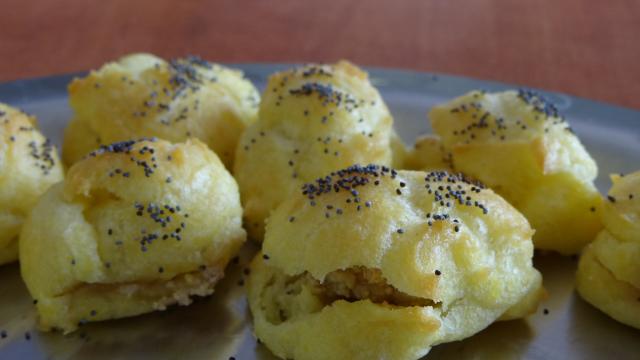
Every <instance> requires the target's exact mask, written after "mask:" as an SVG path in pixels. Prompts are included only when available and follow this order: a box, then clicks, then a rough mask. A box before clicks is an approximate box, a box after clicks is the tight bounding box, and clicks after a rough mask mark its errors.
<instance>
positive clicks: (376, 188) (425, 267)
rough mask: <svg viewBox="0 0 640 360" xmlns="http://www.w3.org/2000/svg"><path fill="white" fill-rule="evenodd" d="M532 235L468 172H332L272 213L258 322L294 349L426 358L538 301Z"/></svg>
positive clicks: (270, 337) (308, 355) (254, 277)
mask: <svg viewBox="0 0 640 360" xmlns="http://www.w3.org/2000/svg"><path fill="white" fill-rule="evenodd" d="M532 235H533V230H532V229H531V227H530V226H529V224H528V223H527V220H526V219H525V218H524V217H523V216H522V215H521V214H520V213H518V212H517V211H516V210H515V209H514V208H513V207H512V206H511V205H509V204H508V203H507V202H506V201H505V200H503V199H502V198H501V197H499V196H497V195H496V194H495V193H493V191H491V190H489V189H485V188H484V187H483V186H482V185H480V184H477V183H472V182H469V181H467V180H465V179H464V178H463V177H461V176H458V175H453V174H450V173H446V172H430V173H426V172H417V171H399V172H396V171H395V170H391V169H389V168H387V167H379V166H376V165H369V166H366V167H363V166H352V167H349V168H346V169H344V170H340V171H336V172H333V173H330V174H327V176H325V177H321V178H319V179H318V180H317V181H316V182H314V183H308V184H305V185H304V188H303V189H302V190H299V191H298V192H297V193H295V194H292V195H291V196H290V198H289V199H287V200H286V201H285V202H283V203H282V204H281V205H280V206H279V207H278V208H277V209H276V210H275V211H274V213H273V214H272V215H271V217H270V218H269V219H268V221H267V227H266V233H265V239H264V243H263V249H262V252H260V253H259V254H258V255H257V256H256V258H255V259H254V260H253V261H252V263H251V272H250V276H249V279H248V299H249V305H250V308H251V312H252V314H253V318H254V325H255V334H256V336H257V337H258V338H259V339H260V340H261V341H262V342H263V343H264V344H265V345H266V346H267V347H268V348H269V349H270V350H271V351H272V352H273V353H274V354H275V355H277V356H279V357H282V358H295V359H417V358H420V357H422V356H424V355H425V354H427V353H428V352H429V350H430V348H431V346H434V345H437V344H440V343H444V342H449V341H456V340H460V339H464V338H466V337H469V336H471V335H473V334H475V333H477V332H478V331H480V330H482V329H484V328H486V327H487V326H489V325H490V324H491V323H492V322H494V321H496V320H499V319H511V318H517V317H522V316H525V315H527V314H529V313H530V312H531V311H533V310H534V309H535V307H536V306H537V302H538V300H539V299H540V295H541V294H542V287H541V276H540V273H539V272H538V271H537V270H536V269H535V268H534V267H533V265H532V260H531V259H532V256H533V244H532V242H531V236H532Z"/></svg>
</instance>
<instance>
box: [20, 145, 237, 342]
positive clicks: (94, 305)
mask: <svg viewBox="0 0 640 360" xmlns="http://www.w3.org/2000/svg"><path fill="white" fill-rule="evenodd" d="M245 237H246V234H245V231H244V230H243V229H242V208H241V206H240V196H239V193H238V188H237V184H236V183H235V181H234V179H233V177H231V174H229V172H228V171H227V170H226V169H225V167H224V165H223V164H222V162H221V161H220V160H219V159H218V157H217V156H216V155H215V154H214V153H213V152H212V151H211V150H209V149H208V148H207V146H206V145H205V144H203V143H202V142H200V141H199V140H197V139H193V140H187V142H186V143H182V144H175V145H174V144H171V143H169V142H166V141H164V140H155V139H149V140H140V141H127V142H122V143H115V144H112V145H108V146H103V147H101V148H100V149H99V150H97V151H95V152H93V153H91V154H90V156H88V157H87V158H85V159H84V160H82V161H79V162H78V163H76V164H75V165H74V166H73V167H71V168H70V169H69V171H68V174H67V178H66V180H65V181H64V182H62V183H59V184H57V185H55V186H53V187H51V189H50V190H49V191H47V193H45V195H44V196H43V197H42V198H41V199H40V201H39V202H38V204H37V205H36V206H35V208H34V209H33V211H32V213H31V215H30V216H29V218H28V219H27V221H26V222H25V225H24V227H23V230H22V234H21V236H20V242H21V243H20V252H21V253H20V265H21V271H22V277H23V278H24V281H25V283H26V285H27V287H28V289H29V292H30V293H31V295H32V296H33V298H34V299H36V300H37V305H36V306H37V309H38V313H39V314H40V320H39V323H40V327H41V328H42V329H44V330H49V329H52V328H59V329H62V330H64V331H65V332H70V331H73V330H75V329H76V328H77V327H78V326H79V325H81V324H83V323H85V322H88V321H98V320H106V319H114V318H120V317H126V316H133V315H137V314H141V313H145V312H150V311H153V310H163V309H165V307H166V306H168V305H171V304H176V303H177V304H181V305H187V304H189V303H190V297H191V296H195V295H197V296H205V295H209V294H211V293H212V292H213V287H214V285H215V283H216V282H217V281H218V280H219V279H220V278H222V276H223V271H224V268H225V265H226V264H227V262H228V261H229V259H231V258H232V257H233V256H234V255H235V253H236V252H237V251H238V250H239V248H240V246H241V245H242V243H243V242H244V240H245Z"/></svg>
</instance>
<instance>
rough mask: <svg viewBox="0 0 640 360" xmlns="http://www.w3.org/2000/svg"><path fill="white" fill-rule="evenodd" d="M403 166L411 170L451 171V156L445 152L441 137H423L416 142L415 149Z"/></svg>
mask: <svg viewBox="0 0 640 360" xmlns="http://www.w3.org/2000/svg"><path fill="white" fill-rule="evenodd" d="M403 166H404V168H406V169H409V170H422V171H433V170H446V171H451V170H452V166H451V154H448V153H447V152H446V151H445V150H444V146H442V141H440V138H439V137H437V136H434V135H423V136H421V137H419V138H418V139H417V140H416V143H415V145H414V146H413V149H412V150H411V151H410V152H409V154H408V155H407V156H406V158H405V159H404V162H403Z"/></svg>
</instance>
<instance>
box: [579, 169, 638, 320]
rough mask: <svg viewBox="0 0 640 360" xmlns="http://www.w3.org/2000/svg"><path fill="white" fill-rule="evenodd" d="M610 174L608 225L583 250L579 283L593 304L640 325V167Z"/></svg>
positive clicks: (605, 219) (604, 215) (605, 216)
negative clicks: (639, 169) (622, 174)
mask: <svg viewBox="0 0 640 360" xmlns="http://www.w3.org/2000/svg"><path fill="white" fill-rule="evenodd" d="M611 178H612V181H613V186H612V187H611V190H610V191H609V194H608V196H607V201H605V204H604V206H603V209H602V219H603V223H604V226H605V229H604V230H602V231H601V232H600V234H598V237H597V238H596V240H595V241H594V242H593V243H591V244H590V245H588V246H587V248H586V249H585V251H584V253H583V254H582V256H581V258H580V264H579V265H578V273H577V276H576V286H577V289H578V292H579V293H580V295H581V296H582V297H583V298H584V299H585V300H586V301H588V302H589V303H591V304H592V305H593V306H595V307H597V308H598V309H600V310H602V311H603V312H605V313H606V314H608V315H609V316H611V317H612V318H614V319H616V320H618V321H620V322H622V323H624V324H627V325H629V326H633V327H635V328H638V329H640V262H639V259H640V231H638V229H639V228H640V171H638V172H635V173H633V174H630V175H626V176H620V175H613V176H612V177H611Z"/></svg>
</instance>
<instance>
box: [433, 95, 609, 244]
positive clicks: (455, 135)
mask: <svg viewBox="0 0 640 360" xmlns="http://www.w3.org/2000/svg"><path fill="white" fill-rule="evenodd" d="M429 117H430V119H431V125H432V128H433V130H434V132H435V133H436V134H437V135H438V136H439V137H440V139H441V141H442V144H443V146H444V149H445V151H446V152H447V153H450V154H451V159H452V165H453V168H454V170H455V171H460V172H462V173H464V174H465V175H467V176H469V177H471V178H474V179H478V180H480V181H482V182H483V183H484V184H485V185H487V186H489V187H490V188H492V189H493V190H495V191H496V192H497V193H498V194H500V195H501V196H503V197H504V198H505V199H506V200H507V201H509V202H510V203H511V204H512V205H513V206H514V207H515V208H517V209H518V210H520V211H521V212H522V213H523V214H524V216H525V217H526V218H527V219H528V220H529V222H530V223H531V226H532V227H533V228H534V229H535V230H536V233H535V235H534V237H533V242H534V245H535V247H536V248H537V249H543V250H553V251H556V252H559V253H561V254H565V255H568V254H574V253H577V252H579V251H580V249H581V248H582V247H583V246H584V245H585V244H587V243H589V242H590V241H592V240H593V238H594V237H595V235H596V234H597V233H598V231H599V230H600V229H601V227H602V224H601V221H600V218H599V216H598V214H597V212H598V208H599V207H600V206H601V203H602V199H601V197H600V194H599V193H598V191H597V189H596V187H595V185H594V183H593V181H594V179H595V178H596V175H597V172H598V169H597V166H596V163H595V161H594V160H593V159H592V158H591V156H590V155H589V153H587V151H586V150H585V148H584V146H582V144H581V143H580V140H579V139H578V137H577V136H576V135H575V134H574V133H573V131H572V130H571V128H570V127H569V125H568V124H567V122H566V121H565V119H564V118H563V117H562V116H561V115H560V114H559V113H558V110H557V109H556V108H555V107H554V106H553V104H551V103H549V102H547V101H546V100H545V99H544V98H543V97H541V96H540V95H538V94H536V93H534V92H531V91H527V90H518V91H505V92H501V93H485V92H480V91H473V92H470V93H469V94H466V95H464V96H462V97H459V98H457V99H454V100H452V101H451V102H449V103H447V104H444V105H440V106H436V107H434V108H433V109H432V110H431V111H430V112H429Z"/></svg>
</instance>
